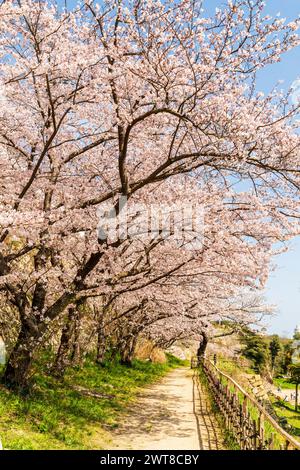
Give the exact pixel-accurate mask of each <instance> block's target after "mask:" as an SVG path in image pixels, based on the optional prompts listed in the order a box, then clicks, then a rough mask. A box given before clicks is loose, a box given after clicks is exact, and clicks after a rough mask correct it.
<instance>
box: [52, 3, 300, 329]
mask: <svg viewBox="0 0 300 470" xmlns="http://www.w3.org/2000/svg"><path fill="white" fill-rule="evenodd" d="M58 3H60V4H64V0H58ZM67 3H68V6H69V7H74V6H75V5H76V4H77V1H76V0H67ZM265 3H266V12H267V13H268V14H271V15H273V16H275V15H276V14H277V13H279V12H280V13H281V16H282V17H284V18H287V20H290V19H293V18H295V17H297V16H299V15H300V1H299V0H284V1H283V0H266V2H265ZM222 5H224V1H222V0H204V7H205V8H207V9H208V10H209V11H214V9H215V8H216V7H219V8H222ZM299 77H300V48H298V49H297V50H294V51H291V52H289V53H287V54H286V55H285V56H284V57H283V60H282V62H280V63H278V64H275V65H271V66H269V67H268V68H266V69H265V70H263V71H262V72H261V73H260V74H259V75H258V81H257V88H258V89H259V90H262V91H264V92H268V91H270V90H271V89H272V88H273V86H274V84H275V83H277V82H278V81H279V80H284V83H283V84H282V85H281V87H282V88H289V87H290V85H291V84H292V83H293V82H294V80H296V79H297V78H299ZM290 247H291V249H290V251H289V252H288V253H285V254H283V255H281V256H279V257H278V258H277V259H276V264H277V268H276V269H275V271H274V272H273V273H272V274H271V276H270V279H269V281H268V285H267V288H266V292H265V295H266V299H267V301H268V302H269V303H271V304H276V305H277V306H278V308H277V314H276V317H274V318H272V320H271V321H270V322H269V323H270V327H269V331H270V332H272V333H278V334H283V335H286V336H288V335H291V334H292V332H293V330H294V328H295V325H296V324H297V323H298V324H300V238H298V239H296V240H294V241H293V242H291V243H290Z"/></svg>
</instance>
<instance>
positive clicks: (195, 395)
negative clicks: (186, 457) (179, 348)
mask: <svg viewBox="0 0 300 470" xmlns="http://www.w3.org/2000/svg"><path fill="white" fill-rule="evenodd" d="M112 448H113V449H123V450H124V449H134V450H142V449H148V450H162V449H163V450H177V449H178V450H184V449H187V450H195V449H197V450H199V449H200V450H208V449H218V450H220V449H224V445H223V439H222V433H221V431H220V428H219V426H218V424H217V422H216V420H215V417H214V415H212V414H211V412H210V409H209V402H208V399H207V396H206V393H205V391H204V390H203V388H202V386H201V384H200V383H199V381H198V380H197V374H196V373H193V371H191V370H190V369H176V370H174V371H172V372H170V373H169V374H168V375H167V376H166V377H164V379H163V380H162V381H161V382H159V383H157V384H155V385H154V386H151V387H148V388H147V389H145V390H144V391H143V392H142V393H141V394H140V398H139V400H138V401H137V403H135V405H134V409H133V410H131V411H130V412H129V413H128V414H127V415H126V416H125V419H124V422H123V424H122V425H121V426H120V427H119V428H118V430H116V431H115V432H114V433H113V441H112Z"/></svg>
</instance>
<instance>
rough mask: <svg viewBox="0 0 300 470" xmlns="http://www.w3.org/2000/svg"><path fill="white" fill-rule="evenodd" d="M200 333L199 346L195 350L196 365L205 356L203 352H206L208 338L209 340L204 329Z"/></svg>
mask: <svg viewBox="0 0 300 470" xmlns="http://www.w3.org/2000/svg"><path fill="white" fill-rule="evenodd" d="M201 335H202V339H201V341H200V343H199V347H198V350H197V359H198V365H200V363H201V362H202V360H203V358H204V356H205V352H206V348H207V345H208V340H209V337H208V334H207V333H206V332H205V331H203V332H202V333H201Z"/></svg>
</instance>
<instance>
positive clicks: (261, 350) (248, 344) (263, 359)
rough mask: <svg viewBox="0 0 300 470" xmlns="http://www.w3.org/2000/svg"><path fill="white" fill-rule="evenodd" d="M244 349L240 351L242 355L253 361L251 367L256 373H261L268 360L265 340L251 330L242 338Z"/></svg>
mask: <svg viewBox="0 0 300 470" xmlns="http://www.w3.org/2000/svg"><path fill="white" fill-rule="evenodd" d="M242 341H243V343H244V349H243V351H242V353H243V355H244V357H246V358H247V359H249V360H250V361H251V362H252V363H253V369H254V370H255V372H257V373H261V372H262V371H263V369H264V367H265V366H266V364H267V361H268V348H267V345H266V340H265V339H264V338H263V337H262V336H260V335H258V334H256V333H253V332H250V333H249V334H248V335H247V336H245V337H244V338H242Z"/></svg>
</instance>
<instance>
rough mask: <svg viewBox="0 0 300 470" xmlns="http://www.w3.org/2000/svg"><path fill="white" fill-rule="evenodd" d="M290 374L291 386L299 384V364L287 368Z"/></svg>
mask: <svg viewBox="0 0 300 470" xmlns="http://www.w3.org/2000/svg"><path fill="white" fill-rule="evenodd" d="M289 371H290V374H291V378H290V382H291V383H293V384H298V385H299V384H300V364H291V365H290V367H289Z"/></svg>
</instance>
